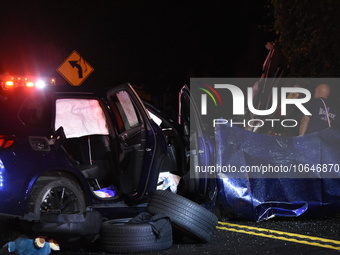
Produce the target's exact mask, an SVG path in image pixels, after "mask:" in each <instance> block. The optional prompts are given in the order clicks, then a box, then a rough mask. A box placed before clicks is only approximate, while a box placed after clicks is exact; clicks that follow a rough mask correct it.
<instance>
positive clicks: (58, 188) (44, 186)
mask: <svg viewBox="0 0 340 255" xmlns="http://www.w3.org/2000/svg"><path fill="white" fill-rule="evenodd" d="M85 210H86V203H85V198H84V195H83V192H82V190H81V188H80V187H79V185H78V184H77V183H76V182H75V181H73V180H71V179H69V178H66V177H57V178H52V179H45V180H38V181H37V183H36V184H35V185H34V187H33V189H32V193H31V196H30V199H29V205H28V211H29V212H30V213H34V214H37V215H40V214H41V213H47V212H53V211H54V212H55V211H58V212H60V213H66V214H69V213H77V212H85Z"/></svg>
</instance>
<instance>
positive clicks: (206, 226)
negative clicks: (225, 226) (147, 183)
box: [146, 190, 218, 243]
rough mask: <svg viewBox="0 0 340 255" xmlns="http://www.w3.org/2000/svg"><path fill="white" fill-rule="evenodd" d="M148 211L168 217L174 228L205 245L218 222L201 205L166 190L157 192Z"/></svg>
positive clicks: (213, 215)
mask: <svg viewBox="0 0 340 255" xmlns="http://www.w3.org/2000/svg"><path fill="white" fill-rule="evenodd" d="M146 210H147V212H149V213H151V214H159V213H162V214H165V215H167V216H168V217H169V218H170V221H171V223H172V225H173V227H174V228H176V229H177V230H179V231H180V232H181V233H182V234H184V235H186V236H188V237H192V238H195V239H197V240H198V241H200V242H203V243H206V242H209V241H210V239H211V237H212V235H213V232H214V230H215V228H216V225H217V221H218V219H217V217H216V216H215V214H213V213H212V212H210V211H208V210H207V209H205V208H204V207H202V206H200V205H199V204H197V203H195V202H193V201H191V200H189V199H187V198H185V197H182V196H180V195H177V194H175V193H172V192H170V191H166V190H165V191H163V190H157V191H155V193H154V194H153V196H152V198H151V200H150V202H149V204H148V206H147V208H146Z"/></svg>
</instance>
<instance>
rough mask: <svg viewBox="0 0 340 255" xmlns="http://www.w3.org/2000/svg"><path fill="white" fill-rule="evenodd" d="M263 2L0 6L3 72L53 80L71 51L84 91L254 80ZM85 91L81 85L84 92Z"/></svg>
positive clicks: (260, 57) (260, 53) (262, 37)
mask: <svg viewBox="0 0 340 255" xmlns="http://www.w3.org/2000/svg"><path fill="white" fill-rule="evenodd" d="M265 3H266V2H265V1H252V0H240V1H226V0H213V1H211V0H210V1H208V0H206V1H203V0H196V1H184V0H183V1H173V0H172V1H171V0H149V1H147V0H145V1H143V0H138V1H137V0H133V1H129V0H118V1H113V0H112V1H109V0H106V1H103V0H99V1H98V0H97V1H84V0H83V1H38V0H36V1H11V0H8V1H2V4H1V15H0V24H1V25H0V45H1V47H0V73H4V72H9V73H14V74H15V73H18V74H22V73H24V74H31V75H32V74H40V75H45V76H54V77H56V78H57V81H58V82H59V83H65V81H64V80H63V78H62V77H61V76H60V75H59V74H58V73H57V72H56V69H57V68H58V66H59V65H60V64H61V63H62V62H63V61H64V60H65V59H66V58H67V56H68V55H69V54H70V53H71V52H72V51H73V50H76V51H77V52H79V53H80V55H81V56H82V57H83V58H84V59H85V60H86V61H88V62H89V63H90V64H91V65H92V66H93V67H94V72H93V73H92V74H91V75H90V76H89V77H88V78H87V79H86V81H85V82H84V83H83V84H84V86H115V85H118V84H119V83H123V82H127V81H131V82H134V83H143V84H145V86H146V87H147V88H151V89H153V90H156V91H157V89H159V88H164V87H165V86H173V87H176V88H177V87H181V86H182V85H183V84H184V83H187V82H188V81H189V80H188V78H189V77H258V76H260V75H261V68H262V63H263V61H264V58H265V56H266V54H267V51H266V49H265V47H264V45H265V43H266V41H268V40H270V38H268V36H267V35H266V33H265V32H263V31H261V30H260V29H259V26H260V25H263V22H265V20H264V19H265V17H266V15H267V13H266V9H265V8H264V6H265ZM82 86H83V85H82Z"/></svg>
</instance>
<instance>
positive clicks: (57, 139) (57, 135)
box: [50, 127, 66, 148]
mask: <svg viewBox="0 0 340 255" xmlns="http://www.w3.org/2000/svg"><path fill="white" fill-rule="evenodd" d="M65 140H66V135H65V132H64V128H63V127H59V128H58V129H57V130H56V131H55V132H54V133H53V134H52V136H51V140H50V144H53V145H54V146H56V147H57V148H59V147H60V146H61V145H62V144H63V142H64V141H65Z"/></svg>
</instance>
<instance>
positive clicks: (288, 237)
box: [216, 221, 340, 250]
mask: <svg viewBox="0 0 340 255" xmlns="http://www.w3.org/2000/svg"><path fill="white" fill-rule="evenodd" d="M218 223H219V224H220V225H223V226H225V227H221V226H217V227H216V228H217V229H222V230H227V231H233V232H239V233H244V234H249V235H256V236H262V237H267V238H274V239H278V240H283V241H289V242H295V243H302V244H308V245H313V246H319V247H322V248H329V249H335V250H340V241H337V240H332V239H326V238H321V237H315V236H308V235H300V234H295V233H289V232H282V231H278V230H272V229H265V228H257V227H250V226H245V225H238V224H232V223H227V222H221V221H219V222H218ZM252 230H256V231H257V232H254V231H252ZM259 232H262V233H259ZM296 238H300V239H304V240H299V239H296ZM316 241H317V242H316ZM318 242H322V243H318ZM331 244H335V245H339V246H333V245H331Z"/></svg>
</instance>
